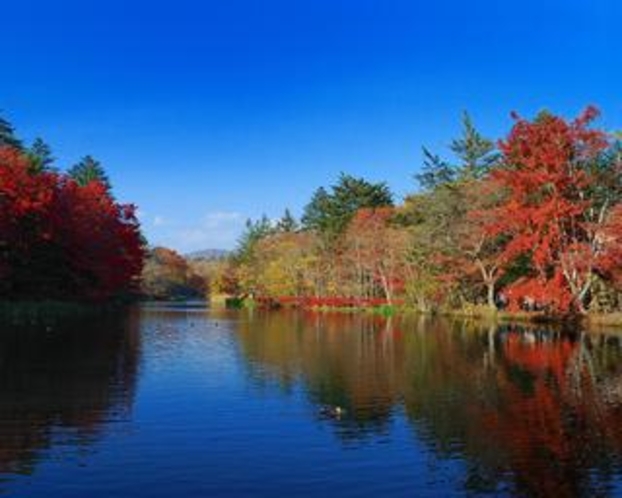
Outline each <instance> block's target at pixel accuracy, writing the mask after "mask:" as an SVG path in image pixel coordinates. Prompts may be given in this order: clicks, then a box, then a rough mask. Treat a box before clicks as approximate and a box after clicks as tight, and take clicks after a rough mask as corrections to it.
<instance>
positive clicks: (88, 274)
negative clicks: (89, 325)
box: [0, 147, 144, 300]
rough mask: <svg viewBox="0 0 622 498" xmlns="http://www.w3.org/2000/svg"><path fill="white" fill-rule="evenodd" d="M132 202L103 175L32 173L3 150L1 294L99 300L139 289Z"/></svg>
mask: <svg viewBox="0 0 622 498" xmlns="http://www.w3.org/2000/svg"><path fill="white" fill-rule="evenodd" d="M143 252H144V250H143V244H142V237H141V234H140V228H139V224H138V221H137V219H136V216H135V208H134V206H132V205H124V204H118V203H116V202H115V201H114V199H113V198H112V197H111V195H110V193H109V191H108V189H107V188H106V187H105V186H104V185H102V184H101V183H99V182H97V181H93V182H91V183H89V184H87V185H85V186H79V185H78V184H77V183H76V182H75V181H73V180H72V179H70V178H68V177H66V176H64V175H59V174H56V173H50V172H42V173H33V172H32V171H31V168H30V163H29V161H28V160H27V159H26V158H25V157H23V156H22V155H21V154H20V153H19V152H18V151H16V150H13V149H10V148H6V147H5V148H0V277H2V284H0V296H1V297H2V298H8V299H17V298H63V299H64V298H71V299H76V298H77V299H87V300H99V299H106V298H109V297H112V296H114V295H118V294H121V293H126V292H129V291H133V290H135V288H136V284H137V278H138V275H140V271H141V269H142V263H143V256H144V254H143Z"/></svg>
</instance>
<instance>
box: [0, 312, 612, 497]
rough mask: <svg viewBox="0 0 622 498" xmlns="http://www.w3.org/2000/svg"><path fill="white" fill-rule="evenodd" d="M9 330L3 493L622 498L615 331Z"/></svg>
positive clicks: (255, 326) (337, 318)
mask: <svg viewBox="0 0 622 498" xmlns="http://www.w3.org/2000/svg"><path fill="white" fill-rule="evenodd" d="M26 322H28V320H26ZM1 332H2V333H1V334H0V493H3V494H6V495H10V496H45V497H48V496H52V497H55V496H60V497H65V496H67V497H99V496H111V497H112V496H115V497H122V496H130V497H131V496H136V497H142V496H144V497H160V496H161V497H167V498H169V497H176V496H181V497H185V496H253V497H255V496H270V497H272V496H339V497H348V496H374V497H378V496H464V495H470V496H473V495H480V494H489V495H502V496H503V495H528V496H622V479H621V476H622V465H621V463H622V459H621V456H622V346H621V341H620V340H619V339H618V338H617V337H616V336H615V335H606V334H598V335H592V336H586V335H584V334H581V333H579V332H577V333H576V334H573V335H572V336H567V335H561V334H560V333H557V332H554V331H547V330H538V329H521V328H517V327H511V326H504V327H501V328H496V329H495V328H483V327H482V326H478V325H475V324H469V323H463V322H447V321H440V320H436V321H433V320H429V319H393V320H391V319H389V320H385V319H382V318H374V317H369V316H358V315H357V316H351V315H343V314H341V315H339V314H336V315H330V314H312V313H302V312H301V313H295V312H271V313H254V314H250V313H249V312H227V311H216V310H214V311H210V310H207V309H204V308H188V307H173V306H162V305H160V306H150V307H147V306H145V307H143V308H141V309H136V310H133V311H132V312H130V313H128V314H127V315H126V316H117V317H98V318H96V319H90V320H87V321H72V322H70V323H65V322H62V321H55V322H49V323H46V324H43V325H32V324H29V323H22V324H18V325H10V326H9V325H2V326H1ZM337 406H339V407H341V408H342V409H343V410H344V413H343V414H338V413H336V410H335V409H334V407H337Z"/></svg>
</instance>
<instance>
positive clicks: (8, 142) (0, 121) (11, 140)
mask: <svg viewBox="0 0 622 498" xmlns="http://www.w3.org/2000/svg"><path fill="white" fill-rule="evenodd" d="M0 147H13V148H15V149H19V150H23V148H24V146H23V144H22V141H21V140H20V139H19V138H17V137H16V136H15V128H13V125H12V124H11V123H9V122H8V121H7V120H6V119H4V118H3V117H2V116H0Z"/></svg>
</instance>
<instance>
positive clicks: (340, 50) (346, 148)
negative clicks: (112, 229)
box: [0, 0, 622, 252]
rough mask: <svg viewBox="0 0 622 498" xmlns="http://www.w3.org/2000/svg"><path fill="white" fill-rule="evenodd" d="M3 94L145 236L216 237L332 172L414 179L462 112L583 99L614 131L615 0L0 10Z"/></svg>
mask: <svg viewBox="0 0 622 498" xmlns="http://www.w3.org/2000/svg"><path fill="white" fill-rule="evenodd" d="M2 17H3V22H2V29H1V30H0V44H1V45H0V46H2V52H3V64H2V69H1V71H2V74H1V78H0V109H2V110H3V115H4V116H5V117H6V118H8V119H9V120H11V121H12V122H13V124H14V125H15V126H16V128H17V131H18V134H19V135H20V136H21V137H23V138H25V139H27V140H31V139H33V138H34V137H36V136H42V137H43V138H45V139H46V141H48V142H49V143H50V144H51V145H52V147H53V149H54V152H55V155H56V157H57V158H58V166H60V167H67V166H69V165H71V164H73V163H75V162H76V161H77V160H78V159H79V158H80V157H81V156H83V155H85V154H91V155H93V156H95V157H96V158H98V159H99V160H100V161H102V163H103V164H104V166H105V167H106V169H107V171H108V173H109V176H110V177H111V180H112V182H113V185H114V190H115V193H116V195H117V197H118V198H119V199H120V200H122V201H128V202H134V203H136V204H137V205H138V206H139V208H140V212H141V220H142V223H143V228H144V231H145V233H146V235H147V236H148V238H149V240H150V241H151V242H152V243H153V244H163V245H167V246H169V247H173V248H175V249H177V250H179V251H181V252H187V251H191V250H196V249H201V248H208V247H215V248H232V247H233V246H234V244H235V240H236V239H237V237H238V236H239V234H240V232H241V230H242V227H243V224H244V220H245V219H246V218H248V217H254V218H257V217H259V216H260V215H261V214H262V213H266V214H267V215H268V216H270V217H274V218H276V217H278V216H280V215H281V213H282V212H283V210H284V209H285V208H286V207H289V208H291V209H292V211H293V212H294V214H296V215H300V214H301V212H302V208H303V206H304V205H305V204H306V203H307V202H308V200H309V198H310V196H311V194H312V193H313V191H314V190H315V189H316V188H317V187H319V186H322V185H324V186H327V185H330V184H333V183H334V182H335V180H336V179H337V177H338V175H339V173H340V172H341V171H343V172H347V173H351V174H354V175H357V176H363V177H365V178H367V179H369V180H373V181H380V180H382V181H387V182H388V184H389V185H390V187H391V188H392V190H393V191H394V192H395V193H396V196H397V198H398V200H399V199H400V198H401V197H402V196H403V195H404V194H406V193H408V192H412V191H413V190H414V189H415V188H416V186H415V183H414V181H413V179H412V177H413V174H414V173H415V172H416V171H417V170H418V168H419V166H420V164H421V146H422V145H426V146H428V147H429V148H431V149H432V150H434V151H437V152H439V153H442V152H444V151H445V150H446V147H447V144H448V143H449V141H450V140H451V139H452V138H453V137H455V136H456V135H457V133H458V132H459V119H460V115H461V113H462V111H463V110H468V111H469V112H470V113H471V115H472V116H473V118H474V120H475V123H476V125H477V126H478V127H479V128H480V129H481V130H482V131H483V132H484V133H485V134H487V135H489V136H491V137H493V138H498V137H500V136H502V135H503V134H505V133H506V132H507V131H508V129H509V127H510V126H511V119H510V117H509V113H510V111H512V110H515V111H517V112H519V113H520V114H523V115H526V116H530V115H533V114H534V113H535V112H537V111H538V110H540V109H543V108H546V109H549V110H551V111H553V112H556V113H560V114H563V115H566V116H574V115H576V114H577V113H578V112H579V111H580V110H581V109H582V108H583V107H585V106H586V105H587V104H596V105H598V106H599V107H600V108H601V110H602V111H603V118H602V119H601V121H600V123H601V124H602V125H603V126H605V127H607V128H609V129H619V128H622V108H621V103H622V100H621V99H620V97H619V88H620V80H621V77H622V64H621V62H622V35H621V34H620V29H619V26H620V22H621V20H622V2H619V1H618V0H594V1H592V2H586V1H584V0H538V1H535V0H523V1H522V2H502V1H492V0H489V1H488V0H485V1H479V2H477V1H473V2H464V1H449V0H444V1H443V0H438V1H435V2H419V1H416V0H412V1H394V0H382V1H371V0H356V1H354V0H348V1H339V0H331V1H325V0H301V1H295V0H290V1H271V0H264V1H251V0H218V1H211V0H205V1H199V0H196V1H195V0H177V1H176V2H158V1H143V0H140V1H132V0H107V1H99V2H86V1H83V0H81V1H77V0H73V1H72V0H56V1H54V2H51V1H43V0H40V1H35V0H20V1H19V2H17V1H13V2H9V3H8V4H7V5H3V7H2Z"/></svg>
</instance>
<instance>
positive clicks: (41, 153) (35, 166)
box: [26, 138, 55, 173]
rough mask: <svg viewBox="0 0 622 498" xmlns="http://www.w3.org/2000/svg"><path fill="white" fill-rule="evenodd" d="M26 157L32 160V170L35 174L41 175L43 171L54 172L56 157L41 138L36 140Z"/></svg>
mask: <svg viewBox="0 0 622 498" xmlns="http://www.w3.org/2000/svg"><path fill="white" fill-rule="evenodd" d="M26 155H27V156H28V158H29V159H30V163H31V164H32V167H31V170H32V171H33V172H34V173H41V172H43V171H53V169H54V168H53V166H52V165H53V164H54V160H55V158H54V156H53V155H52V149H51V148H50V146H49V145H48V144H47V143H45V142H44V141H43V139H41V138H36V139H35V141H34V142H33V143H32V145H31V146H30V148H29V149H28V151H27V152H26Z"/></svg>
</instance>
